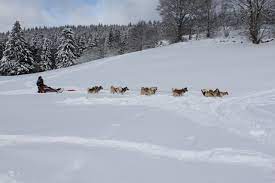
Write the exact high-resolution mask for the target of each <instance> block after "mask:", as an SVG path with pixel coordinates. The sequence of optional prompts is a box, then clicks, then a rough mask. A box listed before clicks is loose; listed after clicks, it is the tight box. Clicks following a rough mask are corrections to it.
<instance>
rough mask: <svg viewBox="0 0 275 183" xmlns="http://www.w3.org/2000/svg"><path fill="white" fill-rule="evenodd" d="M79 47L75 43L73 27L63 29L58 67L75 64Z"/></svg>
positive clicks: (58, 54)
mask: <svg viewBox="0 0 275 183" xmlns="http://www.w3.org/2000/svg"><path fill="white" fill-rule="evenodd" d="M77 53H78V47H77V44H76V43H75V39H74V32H73V31H72V29H71V28H65V29H64V30H63V31H62V36H61V44H60V46H59V47H58V51H57V57H56V67H57V68H64V67H69V66H72V65H75V62H74V60H75V59H76V58H77V57H78V55H77Z"/></svg>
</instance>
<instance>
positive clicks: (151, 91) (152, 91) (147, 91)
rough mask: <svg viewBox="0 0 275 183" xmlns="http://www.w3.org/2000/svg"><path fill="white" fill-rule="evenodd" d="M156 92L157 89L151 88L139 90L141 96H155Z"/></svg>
mask: <svg viewBox="0 0 275 183" xmlns="http://www.w3.org/2000/svg"><path fill="white" fill-rule="evenodd" d="M157 90H158V88H157V87H151V88H148V87H142V88H141V91H140V94H141V95H147V96H150V95H155V94H156V92H157Z"/></svg>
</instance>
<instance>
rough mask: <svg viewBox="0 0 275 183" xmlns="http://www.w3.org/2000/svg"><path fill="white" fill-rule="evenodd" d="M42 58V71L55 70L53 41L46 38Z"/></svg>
mask: <svg viewBox="0 0 275 183" xmlns="http://www.w3.org/2000/svg"><path fill="white" fill-rule="evenodd" d="M40 57H41V62H40V68H41V70H42V71H47V70H51V69H53V63H52V53H51V41H50V40H49V39H48V38H44V40H43V45H42V51H41V55H40Z"/></svg>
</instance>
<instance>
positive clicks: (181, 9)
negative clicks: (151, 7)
mask: <svg viewBox="0 0 275 183" xmlns="http://www.w3.org/2000/svg"><path fill="white" fill-rule="evenodd" d="M192 2H194V0H160V1H159V6H158V8H157V10H158V11H159V12H160V15H161V17H162V20H163V23H164V24H165V25H166V28H167V31H168V32H170V33H171V35H172V36H174V40H173V41H175V42H180V41H182V37H183V28H184V25H185V24H186V23H187V21H188V20H189V19H190V15H191V14H192V8H191V6H192V4H193V3H192Z"/></svg>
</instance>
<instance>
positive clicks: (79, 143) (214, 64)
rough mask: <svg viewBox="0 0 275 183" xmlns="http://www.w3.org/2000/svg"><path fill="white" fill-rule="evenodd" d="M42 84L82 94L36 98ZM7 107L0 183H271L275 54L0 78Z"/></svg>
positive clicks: (136, 61) (243, 49)
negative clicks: (117, 90)
mask: <svg viewBox="0 0 275 183" xmlns="http://www.w3.org/2000/svg"><path fill="white" fill-rule="evenodd" d="M39 75H41V76H43V78H44V80H45V83H46V84H47V85H49V86H52V87H62V88H65V89H75V90H77V91H75V92H64V93H61V94H37V93H36V92H37V88H36V80H37V77H38V76H39ZM95 85H102V86H103V87H104V90H103V91H102V92H101V93H100V94H98V95H87V92H86V89H87V87H89V86H95ZM111 85H114V86H128V88H130V91H129V92H128V93H127V94H125V95H124V96H121V95H112V94H110V91H109V88H110V86H111ZM143 86H146V87H147V86H148V87H151V86H157V87H159V92H158V93H157V95H156V96H151V97H148V96H140V95H139V93H140V88H141V87H143ZM183 87H188V88H189V92H188V93H187V94H186V95H185V96H183V97H179V98H175V97H172V96H171V89H172V88H183ZM203 88H213V89H216V88H220V89H221V90H224V91H228V92H229V94H230V95H229V96H227V97H224V98H205V97H203V96H202V94H201V92H200V90H201V89H203ZM0 101H1V102H0V111H1V112H0V183H17V182H18V183H75V182H81V183H91V182H96V183H110V182H113V183H167V182H171V183H182V182H187V183H274V182H275V43H268V44H262V45H252V44H248V43H240V42H235V43H233V42H220V41H219V40H203V41H193V42H187V43H179V44H174V45H170V46H167V47H161V48H156V49H151V50H146V51H143V52H137V53H132V54H127V55H123V56H117V57H112V58H106V59H102V60H98V61H93V62H90V63H85V64H81V65H77V66H74V67H70V68H66V69H60V70H55V71H50V72H45V73H40V74H32V75H24V76H16V77H0Z"/></svg>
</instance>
